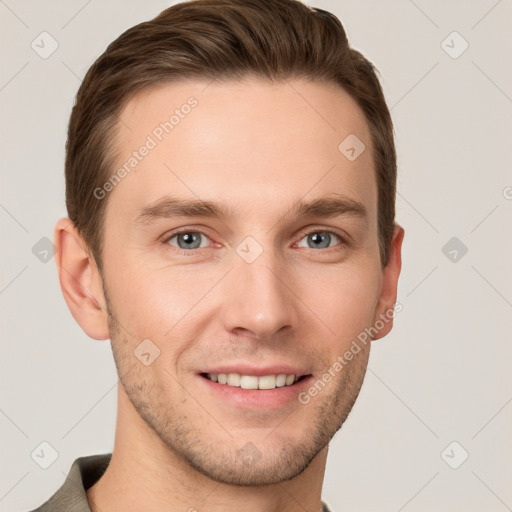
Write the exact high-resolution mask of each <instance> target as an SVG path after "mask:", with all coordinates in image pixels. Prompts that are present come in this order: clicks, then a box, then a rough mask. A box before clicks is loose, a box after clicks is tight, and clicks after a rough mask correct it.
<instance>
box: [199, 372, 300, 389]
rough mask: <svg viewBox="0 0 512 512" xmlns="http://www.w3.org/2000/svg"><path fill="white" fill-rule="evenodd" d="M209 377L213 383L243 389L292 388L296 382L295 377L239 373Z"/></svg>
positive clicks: (211, 375)
mask: <svg viewBox="0 0 512 512" xmlns="http://www.w3.org/2000/svg"><path fill="white" fill-rule="evenodd" d="M206 375H207V377H208V378H209V379H210V380H213V382H219V383H220V384H227V385H228V386H233V387H236V388H243V389H274V388H276V387H278V388H280V387H283V386H290V385H291V384H293V383H294V382H295V375H286V374H284V373H281V374H279V375H262V376H261V377H257V376H256V375H240V374H239V373H207V374H206Z"/></svg>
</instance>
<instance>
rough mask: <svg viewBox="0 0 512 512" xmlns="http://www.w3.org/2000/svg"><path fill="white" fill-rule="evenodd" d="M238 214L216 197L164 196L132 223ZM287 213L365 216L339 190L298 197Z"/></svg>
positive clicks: (361, 207) (364, 211)
mask: <svg viewBox="0 0 512 512" xmlns="http://www.w3.org/2000/svg"><path fill="white" fill-rule="evenodd" d="M238 214H239V209H238V208H236V207H232V206H229V205H224V204H222V203H219V202H217V201H207V200H204V201H203V200H200V199H199V200H196V199H182V198H178V197H171V196H164V197H162V198H160V199H158V200H157V201H156V202H155V203H153V204H151V205H148V206H145V207H144V208H143V209H142V210H141V212H140V213H139V215H137V217H136V219H135V223H136V224H140V225H148V224H151V223H152V222H154V221H156V220H158V219H168V218H173V217H206V218H208V217H210V218H219V219H226V218H230V217H231V218H233V217H236V216H237V215H238ZM286 215H287V216H288V215H293V216H296V217H323V218H332V217H338V216H342V215H343V216H350V217H356V218H359V219H361V220H363V221H365V222H367V220H368V212H367V210H366V207H365V206H364V205H363V204H362V203H360V202H359V201H356V200H354V199H351V198H349V197H345V196H343V195H341V194H336V195H335V197H320V198H317V199H313V200H312V201H307V202H306V201H304V200H303V199H298V200H297V201H295V202H294V203H293V205H292V207H291V208H290V211H289V213H287V214H286Z"/></svg>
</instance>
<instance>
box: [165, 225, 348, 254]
mask: <svg viewBox="0 0 512 512" xmlns="http://www.w3.org/2000/svg"><path fill="white" fill-rule="evenodd" d="M182 233H193V234H199V235H203V236H205V237H206V238H208V239H209V238H210V237H209V236H208V235H207V234H206V233H204V232H203V231H199V230H193V229H182V230H180V231H174V232H173V233H171V234H170V235H169V236H166V237H165V239H164V241H163V243H164V244H166V245H169V246H170V247H172V248H173V249H174V250H175V251H176V252H177V253H178V254H182V255H184V256H195V255H196V252H197V251H200V250H202V249H207V247H200V248H197V249H180V248H179V247H176V246H174V245H171V244H169V241H170V240H172V239H173V238H174V237H175V236H177V235H180V234H182ZM313 233H328V234H330V235H334V236H336V237H338V238H339V240H340V243H338V244H336V245H334V246H332V247H327V248H323V249H311V250H313V251H317V250H321V251H323V252H330V251H333V250H340V249H341V248H343V247H345V246H347V245H348V242H347V240H346V239H345V238H344V237H343V236H341V235H340V234H339V233H337V232H336V231H332V230H329V229H318V228H317V229H312V230H311V231H308V232H306V233H303V234H302V236H301V237H300V238H299V240H298V241H301V240H302V239H303V238H305V237H307V236H308V235H311V234H313ZM302 249H307V248H306V247H302Z"/></svg>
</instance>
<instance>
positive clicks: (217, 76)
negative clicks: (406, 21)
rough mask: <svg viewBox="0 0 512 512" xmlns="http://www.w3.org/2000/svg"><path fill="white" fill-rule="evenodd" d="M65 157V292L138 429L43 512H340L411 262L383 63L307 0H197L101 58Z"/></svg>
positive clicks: (71, 480)
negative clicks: (328, 474) (359, 426)
mask: <svg viewBox="0 0 512 512" xmlns="http://www.w3.org/2000/svg"><path fill="white" fill-rule="evenodd" d="M66 152H67V154H66V204H67V208H68V213H69V218H65V219H60V220H59V221H58V223H57V225H56V228H55V244H56V246H57V256H56V261H57V266H58V270H59V277H60V284H61V288H62V292H63V294H64V297H65V300H66V302H67V304H68V306H69V308H70V311H71V313H72V314H73V316H74V318H75V320H76V321H77V322H78V323H79V325H80V326H81V328H82V329H83V330H84V331H85V332H86V333H87V335H89V336H90V337H91V338H94V339H110V340H111V343H112V351H113V355H114V360H115V363H116V367H117V371H118V373H119V379H120V384H119V386H118V417H117V425H116V435H115V444H114V448H113V452H112V454H111V455H110V454H102V455H101V454H100V455H89V456H83V457H80V458H78V459H77V460H76V461H75V463H74V464H73V466H72V468H71V471H70V473H69V475H68V478H67V480H66V482H65V483H64V484H63V486H62V487H61V488H60V489H59V490H58V491H57V493H56V494H55V495H54V496H53V497H52V498H51V499H50V500H49V501H48V502H47V503H45V504H44V505H42V506H41V507H40V508H39V509H37V510H39V511H50V510H51V511H60V510H62V511H64V510H66V511H71V510H72V511H89V510H90V511H92V512H119V511H123V512H125V511H131V510H133V511H135V510H147V511H151V512H161V511H164V510H165V511H166V512H169V511H178V510H183V511H189V512H192V511H195V510H197V511H209V512H210V511H211V512H216V511H234V510H237V511H238V510H244V511H250V512H252V511H254V512H256V511H261V512H263V511H265V512H272V511H275V512H277V511H287V512H288V511H289V512H292V511H299V510H301V511H303V510H308V511H315V512H320V511H321V510H328V508H327V505H326V504H325V503H324V502H322V500H321V490H322V482H323V476H324V469H325V464H326V457H327V452H328V446H329V442H330V440H331V439H332V437H333V436H334V434H335V433H336V432H337V431H338V430H339V429H340V428H341V426H342V424H343V422H344V421H345V420H346V418H347V416H348V414H349V413H350V410H351V408H352V406H353V404H354V402H355V400H356V398H357V396H358V394H359V390H360V388H361V385H362V382H363V379H364V375H365V371H366V366H367V362H368V357H369V352H370V344H371V340H372V339H378V338H381V337H383V336H385V335H386V334H387V333H388V332H389V331H390V330H391V328H392V324H393V312H394V309H393V308H394V306H395V302H396V290H397V282H398V277H399V274H400V269H401V245H402V240H403V235H404V231H403V229H402V228H401V227H400V226H399V225H398V224H396V223H395V220H394V216H395V206H394V205H395V186H396V157H395V149H394V142H393V130H392V123H391V119H390V115H389V111H388V109H387V107H386V104H385V101H384V97H383V94H382V90H381V88H380V85H379V82H378V79H377V78H376V76H375V72H374V69H373V67H372V65H371V64H370V63H369V62H368V61H367V60H366V59H365V58H364V57H363V56H362V55H361V54H359V53H358V52H356V51H355V50H353V49H351V48H350V47H349V45H348V42H347V40H346V36H345V33H344V30H343V28H342V26H341V24H340V22H339V21H338V20H337V18H335V17H334V16H333V15H331V14H330V13H327V12H325V11H321V10H319V9H313V8H310V7H308V6H306V5H305V4H302V3H300V2H298V1H296V0H249V1H243V2H240V1H237V0H194V1H190V2H186V3H181V4H177V5H174V6H172V7H170V8H169V9H167V10H165V11H163V12H162V13H161V14H160V15H159V16H158V17H157V18H155V19H154V20H152V21H149V22H145V23H141V24H139V25H137V26H135V27H133V28H131V29H130V30H128V31H126V32H125V33H124V34H122V35H121V36H120V37H119V38H118V39H117V40H116V41H114V42H113V43H112V44H111V45H109V47H108V48H107V50H106V51H105V53H104V54H103V55H102V56H100V57H99V59H98V60H97V61H96V62H95V63H94V65H93V66H92V67H91V69H90V70H89V72H88V73H87V75H86V77H85V79H84V81H83V84H82V85H81V87H80V90H79V92H78V95H77V99H76V104H75V106H74V108H73V112H72V114H71V119H70V124H69V132H68V142H67V147H66ZM367 333H370V335H368V334H367Z"/></svg>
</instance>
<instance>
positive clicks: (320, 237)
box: [298, 231, 343, 249]
mask: <svg viewBox="0 0 512 512" xmlns="http://www.w3.org/2000/svg"><path fill="white" fill-rule="evenodd" d="M333 239H334V240H336V239H337V240H338V244H339V243H340V242H342V241H343V240H342V239H341V237H340V236H338V235H337V234H336V233H333V232H332V231H312V232H311V233H308V234H307V235H306V236H305V237H303V238H301V240H300V241H299V242H298V243H299V247H304V246H303V245H300V242H301V241H302V240H306V243H307V244H311V245H309V246H306V247H308V248H309V249H328V248H330V247H333V246H331V245H330V243H331V242H332V241H333ZM335 245H337V244H335Z"/></svg>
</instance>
